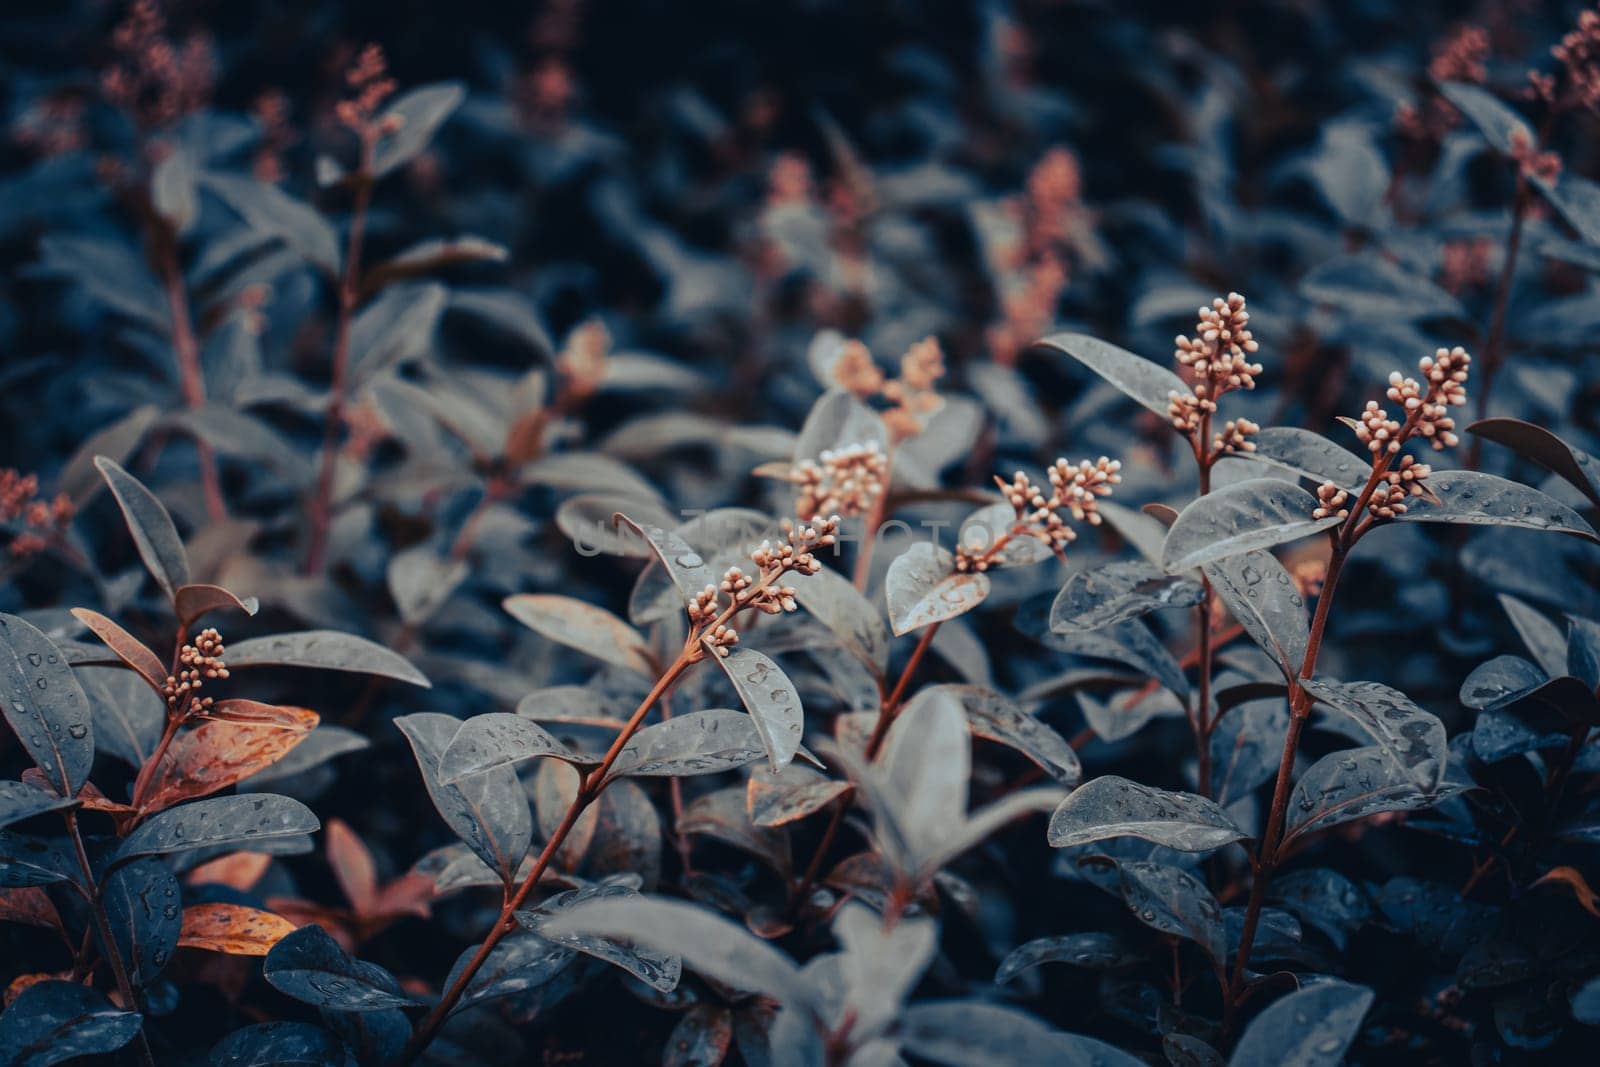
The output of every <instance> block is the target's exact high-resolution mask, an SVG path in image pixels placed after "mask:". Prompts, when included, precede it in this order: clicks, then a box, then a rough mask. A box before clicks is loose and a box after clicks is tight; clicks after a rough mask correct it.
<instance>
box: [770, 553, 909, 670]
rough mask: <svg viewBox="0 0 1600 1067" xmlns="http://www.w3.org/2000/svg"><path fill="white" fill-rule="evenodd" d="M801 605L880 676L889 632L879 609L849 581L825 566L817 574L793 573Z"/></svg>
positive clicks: (885, 666)
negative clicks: (879, 613)
mask: <svg viewBox="0 0 1600 1067" xmlns="http://www.w3.org/2000/svg"><path fill="white" fill-rule="evenodd" d="M785 580H786V581H788V582H790V583H791V584H792V585H793V587H794V590H795V599H796V600H797V601H799V602H800V606H801V607H803V608H805V610H806V612H807V613H808V614H810V615H811V616H812V617H813V618H815V619H816V620H817V621H818V622H820V623H822V625H824V626H826V627H827V628H828V629H829V630H830V631H832V633H833V634H834V636H836V637H838V638H839V641H840V643H841V644H842V645H843V646H844V648H845V649H846V650H847V651H849V652H850V653H851V654H852V655H854V656H855V657H856V658H858V659H859V660H861V662H862V663H864V664H866V665H867V667H869V668H870V669H871V670H872V672H873V673H874V674H875V675H876V676H878V677H879V678H881V677H883V673H884V671H885V670H886V669H887V666H888V662H889V634H888V632H887V631H886V630H885V628H884V625H883V620H882V618H881V617H880V616H879V615H878V609H877V608H875V607H873V606H872V604H871V603H870V602H869V601H868V600H867V598H866V597H864V596H862V595H861V594H860V593H858V592H856V588H855V586H853V585H851V584H850V582H849V581H848V580H846V579H845V578H843V577H841V576H840V575H839V574H837V573H835V572H834V571H831V570H829V569H827V568H826V567H824V568H823V569H822V570H820V571H818V572H817V573H816V574H801V573H800V572H798V571H794V572H791V573H790V574H789V576H788V577H787V578H786V579H785Z"/></svg>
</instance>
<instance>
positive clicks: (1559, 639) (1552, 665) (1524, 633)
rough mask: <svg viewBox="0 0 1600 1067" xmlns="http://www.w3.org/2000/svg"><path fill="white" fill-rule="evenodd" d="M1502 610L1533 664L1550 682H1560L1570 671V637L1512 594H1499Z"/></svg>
mask: <svg viewBox="0 0 1600 1067" xmlns="http://www.w3.org/2000/svg"><path fill="white" fill-rule="evenodd" d="M1500 606H1501V607H1502V608H1504V609H1505V613H1506V617H1507V618H1508V619H1510V620H1511V625H1512V626H1514V627H1516V630H1517V636H1518V637H1520V638H1522V643H1523V644H1524V645H1526V646H1527V648H1528V654H1529V655H1531V656H1532V657H1533V659H1534V662H1535V663H1537V664H1538V665H1539V667H1540V668H1541V669H1542V670H1543V671H1544V672H1545V674H1547V675H1549V676H1550V677H1551V678H1559V677H1560V676H1561V674H1562V672H1564V671H1565V670H1566V669H1567V635H1566V634H1565V633H1563V632H1562V630H1561V628H1560V627H1559V626H1557V625H1556V624H1555V623H1553V622H1551V621H1550V620H1549V619H1548V618H1546V617H1545V616H1544V615H1543V614H1542V613H1540V612H1539V611H1537V610H1535V609H1534V608H1533V607H1531V606H1530V605H1528V604H1525V603H1523V602H1522V601H1520V600H1518V599H1517V598H1516V597H1514V596H1511V595H1510V594H1509V593H1501V594H1500Z"/></svg>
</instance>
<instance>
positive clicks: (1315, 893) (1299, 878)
mask: <svg viewBox="0 0 1600 1067" xmlns="http://www.w3.org/2000/svg"><path fill="white" fill-rule="evenodd" d="M1269 899H1270V900H1272V901H1273V902H1274V903H1277V904H1280V905H1282V906H1283V907H1284V908H1287V909H1288V910H1289V911H1291V912H1293V913H1294V914H1295V916H1296V917H1297V918H1299V919H1300V921H1301V922H1303V923H1308V924H1310V925H1312V926H1315V927H1316V928H1317V929H1319V930H1321V931H1322V932H1323V933H1325V934H1327V935H1328V939H1329V940H1330V941H1332V942H1333V943H1334V944H1335V945H1336V946H1338V947H1339V948H1340V949H1341V950H1342V949H1343V948H1344V947H1345V944H1346V942H1347V941H1348V940H1349V938H1350V936H1351V935H1352V934H1354V933H1355V932H1356V931H1357V930H1359V929H1361V927H1362V926H1364V925H1366V923H1368V922H1369V921H1371V919H1372V914H1373V912H1372V903H1371V901H1369V900H1368V898H1367V893H1366V891H1365V890H1363V889H1362V888H1361V887H1360V886H1358V885H1357V884H1356V883H1354V882H1352V881H1351V880H1350V879H1349V878H1347V877H1346V876H1345V875H1343V874H1341V873H1340V872H1338V871H1336V870H1333V869H1332V868H1329V867H1311V868H1303V869H1301V870H1295V871H1286V872H1284V873H1282V874H1277V875H1274V876H1273V879H1272V888H1271V890H1270V891H1269Z"/></svg>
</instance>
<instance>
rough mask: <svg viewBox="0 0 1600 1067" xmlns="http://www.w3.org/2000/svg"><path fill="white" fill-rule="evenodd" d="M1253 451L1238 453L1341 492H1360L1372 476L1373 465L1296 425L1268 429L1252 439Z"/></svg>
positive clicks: (1242, 457)
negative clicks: (1345, 490)
mask: <svg viewBox="0 0 1600 1067" xmlns="http://www.w3.org/2000/svg"><path fill="white" fill-rule="evenodd" d="M1250 442H1251V444H1253V445H1255V446H1256V447H1255V451H1254V452H1240V453H1238V455H1239V457H1240V458H1241V459H1252V460H1257V461H1259V462H1262V463H1265V464H1267V465H1268V466H1271V467H1276V468H1278V469H1279V470H1285V471H1288V472H1289V473H1291V474H1298V475H1300V476H1301V477H1304V478H1309V479H1311V480H1312V481H1314V482H1316V483H1317V484H1318V485H1321V484H1322V483H1323V482H1332V483H1333V484H1334V485H1337V486H1339V487H1340V488H1341V489H1347V490H1349V491H1351V492H1352V493H1354V492H1358V491H1359V490H1360V489H1361V487H1362V486H1364V485H1366V484H1367V478H1368V477H1369V476H1371V474H1372V464H1371V462H1369V461H1368V460H1366V459H1364V458H1363V457H1361V456H1358V455H1356V454H1355V453H1354V452H1351V451H1350V450H1349V449H1346V448H1341V447H1340V446H1339V445H1336V444H1334V443H1333V442H1332V441H1330V440H1328V439H1327V438H1326V437H1323V436H1322V435H1321V434H1319V433H1312V432H1311V431H1310V430H1302V429H1300V428H1299V427H1297V426H1268V427H1266V428H1265V429H1263V430H1261V431H1260V432H1258V433H1255V434H1252V435H1251V437H1250Z"/></svg>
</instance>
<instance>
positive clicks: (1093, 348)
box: [1039, 333, 1190, 421]
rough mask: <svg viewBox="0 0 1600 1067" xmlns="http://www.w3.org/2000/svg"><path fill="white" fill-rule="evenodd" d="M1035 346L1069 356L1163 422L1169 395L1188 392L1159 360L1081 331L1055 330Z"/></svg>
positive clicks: (1168, 417) (1169, 398)
mask: <svg viewBox="0 0 1600 1067" xmlns="http://www.w3.org/2000/svg"><path fill="white" fill-rule="evenodd" d="M1039 347H1042V348H1052V349H1055V350H1056V351H1058V352H1062V353H1065V354H1066V355H1068V356H1071V357H1072V358H1073V359H1075V360H1077V361H1078V362H1079V363H1082V364H1083V365H1084V366H1086V367H1088V368H1089V369H1090V370H1092V371H1094V372H1095V373H1096V374H1098V375H1099V376H1100V377H1102V378H1104V379H1105V380H1106V381H1107V382H1109V383H1111V384H1112V385H1113V386H1115V387H1116V388H1117V389H1118V390H1120V391H1121V392H1122V393H1123V394H1125V395H1127V396H1129V397H1132V398H1133V399H1134V400H1137V401H1138V402H1139V403H1141V404H1143V405H1144V406H1145V407H1146V408H1148V409H1150V410H1151V411H1153V412H1155V413H1156V414H1157V415H1159V416H1161V418H1162V420H1163V421H1167V420H1169V419H1170V418H1171V416H1170V415H1169V414H1168V409H1169V408H1170V407H1171V406H1172V394H1173V393H1178V394H1180V395H1181V394H1186V393H1188V392H1190V389H1189V386H1188V385H1187V384H1186V383H1185V382H1184V380H1183V379H1182V378H1180V377H1178V376H1177V375H1176V374H1174V373H1173V372H1172V371H1170V370H1168V369H1167V368H1166V367H1163V366H1162V365H1160V364H1159V363H1154V362H1152V361H1150V360H1148V359H1145V358H1144V357H1143V356H1136V355H1134V354H1133V353H1132V352H1129V351H1126V350H1125V349H1121V348H1118V347H1117V346H1116V345H1112V344H1107V343H1106V342H1104V341H1101V340H1098V339H1096V338H1093V337H1089V336H1087V335H1085V334H1081V333H1058V334H1055V335H1053V336H1050V337H1046V338H1045V339H1044V340H1043V341H1040V342H1039Z"/></svg>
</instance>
